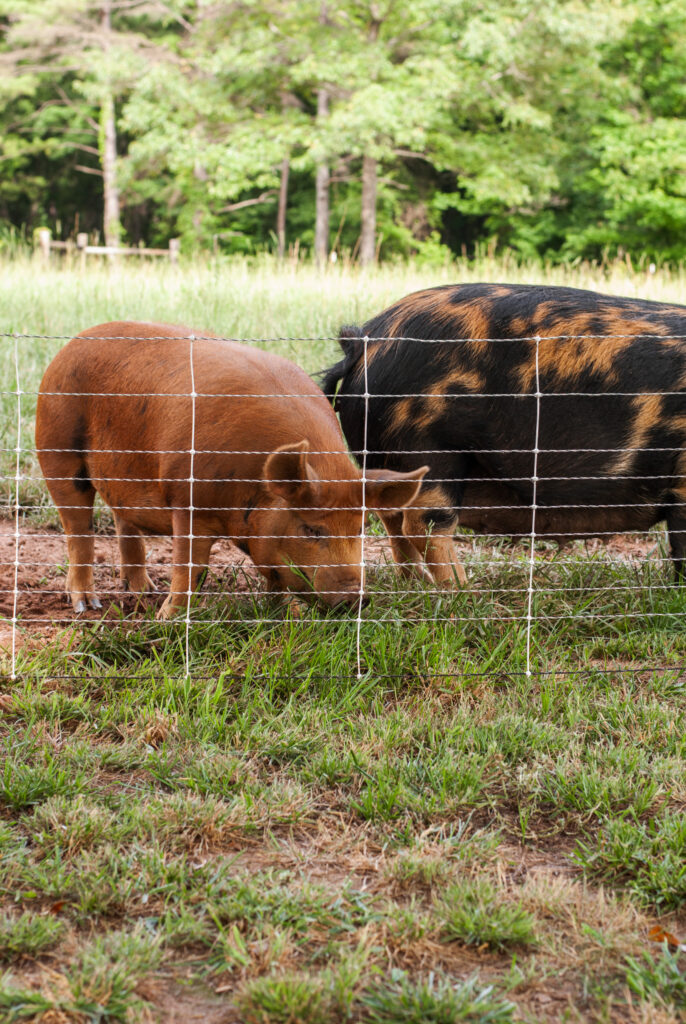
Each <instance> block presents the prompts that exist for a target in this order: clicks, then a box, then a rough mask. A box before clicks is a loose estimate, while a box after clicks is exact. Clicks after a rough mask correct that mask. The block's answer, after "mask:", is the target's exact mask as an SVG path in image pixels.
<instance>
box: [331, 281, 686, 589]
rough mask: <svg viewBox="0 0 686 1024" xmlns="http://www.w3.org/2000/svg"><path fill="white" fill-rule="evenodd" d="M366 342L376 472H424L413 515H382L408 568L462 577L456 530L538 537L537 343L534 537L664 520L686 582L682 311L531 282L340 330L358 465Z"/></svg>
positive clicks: (451, 290) (347, 416) (438, 298)
mask: <svg viewBox="0 0 686 1024" xmlns="http://www.w3.org/2000/svg"><path fill="white" fill-rule="evenodd" d="M365 336H367V337H368V339H369V340H368V342H367V362H368V368H367V380H368V389H369V394H370V396H371V397H370V399H369V407H368V417H367V431H368V434H367V445H366V447H367V449H368V452H369V454H368V456H367V465H368V466H369V467H370V468H382V467H384V468H388V469H395V470H404V471H407V470H411V469H413V468H416V467H419V466H422V465H426V464H428V465H429V466H430V470H429V472H428V473H427V475H426V477H425V479H424V483H423V486H422V490H421V492H420V494H419V496H418V497H417V498H416V499H415V502H414V505H413V506H412V507H410V508H406V509H405V510H403V511H402V512H401V511H397V512H393V513H389V514H387V515H385V516H384V517H383V518H384V523H385V526H386V528H387V530H388V532H389V534H390V535H391V537H392V538H393V551H394V555H395V557H396V559H397V560H398V562H400V563H401V564H404V565H405V567H406V569H408V570H409V571H419V572H423V571H424V567H426V568H428V569H429V570H430V572H431V575H432V576H433V578H434V579H435V580H436V581H444V582H448V581H450V580H452V579H454V578H455V577H457V579H458V580H459V581H460V582H464V579H465V576H464V570H463V568H462V566H461V565H460V563H459V560H458V558H457V555H456V549H455V546H454V544H453V540H452V538H453V534H454V532H455V529H456V528H457V526H458V525H459V526H463V527H467V528H470V529H473V530H476V531H477V532H480V533H490V534H506V535H514V536H517V535H525V534H528V533H529V532H530V530H531V524H532V510H531V506H532V500H533V484H532V476H533V474H534V454H533V449H534V447H535V436H536V409H537V403H536V397H535V392H536V350H537V348H538V363H539V379H540V390H541V394H542V397H541V400H540V424H539V441H538V448H539V455H538V467H537V476H538V483H537V495H536V505H537V511H536V532H537V533H539V534H546V535H549V536H552V537H555V538H557V539H558V540H560V541H565V540H568V539H571V538H572V537H590V536H598V535H605V536H607V535H609V534H612V533H614V532H619V531H633V530H637V531H638V530H647V529H649V528H650V527H651V526H653V525H654V524H655V523H658V522H660V521H661V520H666V522H667V527H668V530H669V539H670V544H671V555H672V559H673V562H674V568H675V572H676V576H677V579H683V577H684V571H685V568H686V562H685V557H686V451H685V448H686V307H682V306H676V305H666V304H662V303H657V302H647V301H645V300H641V299H628V298H614V297H611V296H608V295H599V294H596V293H595V292H590V291H582V290H579V289H576V288H556V287H545V286H541V287H539V286H530V285H501V284H470V285H447V286H444V287H439V288H430V289H428V290H426V291H420V292H416V293H415V294H413V295H408V296H407V297H405V298H403V299H401V300H400V301H399V302H396V303H395V304H394V305H392V306H390V307H389V308H388V309H386V310H384V312H382V313H380V314H379V315H378V316H375V317H373V318H372V319H371V320H369V321H367V323H365V324H364V325H363V326H362V327H345V328H343V329H342V330H341V334H340V344H341V347H342V349H343V353H344V357H343V359H342V360H341V361H340V362H339V363H337V364H336V365H335V366H333V367H331V368H330V369H329V370H328V371H327V372H326V374H325V376H324V382H323V388H324V391H325V393H326V394H327V395H328V396H329V398H330V400H331V401H332V402H333V403H334V406H335V408H336V410H337V411H338V412H339V414H340V419H341V424H342V427H343V431H344V433H345V436H346V438H347V441H348V443H349V445H350V447H351V449H352V450H353V452H354V453H355V454H357V455H358V458H359V453H360V452H361V450H362V448H363V447H364V444H363V430H364V422H365V417H364V401H363V397H362V395H363V393H364V366H363V362H364V360H363V352H364V341H363V339H364V337H365ZM536 336H538V338H539V340H538V343H536V341H535V340H534V339H535V338H536ZM412 339H416V340H412ZM498 339H502V340H498ZM432 342H433V343H432Z"/></svg>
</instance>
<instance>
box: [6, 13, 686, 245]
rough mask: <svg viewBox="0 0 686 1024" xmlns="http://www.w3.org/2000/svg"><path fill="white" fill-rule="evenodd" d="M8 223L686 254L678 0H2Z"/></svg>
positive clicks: (192, 235)
mask: <svg viewBox="0 0 686 1024" xmlns="http://www.w3.org/2000/svg"><path fill="white" fill-rule="evenodd" d="M0 96H1V100H2V102H1V104H0V108H1V110H0V240H1V241H2V242H3V243H4V245H5V246H9V245H11V243H12V240H13V239H14V240H20V241H21V240H26V241H29V242H30V241H31V240H32V237H33V236H34V234H35V232H36V230H37V229H38V228H40V227H49V228H50V229H51V230H52V232H53V235H54V237H56V238H62V239H64V238H67V237H73V236H74V235H75V234H76V233H77V232H78V231H88V232H90V233H96V232H97V233H99V236H100V238H101V239H103V236H104V240H106V241H107V243H108V244H117V243H120V242H124V241H126V242H128V243H130V244H138V243H142V244H147V245H164V244H166V243H167V242H168V240H169V238H170V237H181V239H182V246H183V249H184V251H189V250H194V249H214V250H215V251H222V252H241V253H246V252H247V253H251V252H257V251H263V250H274V251H277V252H279V251H280V252H284V251H285V250H286V249H287V248H294V249H295V250H297V251H299V252H300V253H307V254H313V255H315V256H316V257H317V258H318V260H320V261H321V260H324V259H327V258H330V254H331V253H332V252H335V253H336V254H341V255H344V254H345V255H352V256H353V257H355V258H359V260H360V261H361V262H362V263H369V262H371V261H373V260H374V259H376V258H377V257H381V258H388V257H391V256H407V255H416V256H417V257H418V258H420V259H426V260H431V261H432V262H433V261H434V260H441V259H442V258H443V257H445V256H447V255H449V254H450V253H455V254H462V255H466V256H471V255H473V254H474V253H475V252H478V251H481V252H483V251H485V250H488V251H489V252H493V251H495V250H496V249H497V250H498V251H499V250H501V249H503V248H509V249H510V250H513V251H514V252H515V253H517V254H520V255H521V257H522V258H523V259H527V258H544V259H546V260H552V261H573V260H575V259H579V258H587V259H599V258H603V257H613V256H616V255H620V256H622V255H626V254H628V255H629V256H630V257H632V258H634V259H638V260H640V259H643V260H646V261H648V260H649V261H656V262H664V261H678V260H681V259H683V258H684V257H686V5H685V4H684V3H683V0H661V2H658V0H545V2H543V3H541V2H539V0H506V2H505V0H324V2H322V0H236V2H230V0H225V2H213V0H0Z"/></svg>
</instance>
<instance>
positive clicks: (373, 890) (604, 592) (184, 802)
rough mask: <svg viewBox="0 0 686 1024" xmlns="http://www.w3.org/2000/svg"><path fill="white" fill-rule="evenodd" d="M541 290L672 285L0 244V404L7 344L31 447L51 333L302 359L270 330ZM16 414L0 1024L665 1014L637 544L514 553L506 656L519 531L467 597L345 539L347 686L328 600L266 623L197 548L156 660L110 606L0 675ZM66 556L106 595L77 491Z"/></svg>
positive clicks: (105, 543) (483, 550)
mask: <svg viewBox="0 0 686 1024" xmlns="http://www.w3.org/2000/svg"><path fill="white" fill-rule="evenodd" d="M543 277H545V279H546V280H548V281H550V282H551V283H556V284H571V285H576V286H581V287H595V288H597V289H598V290H601V291H602V290H606V291H608V292H614V293H616V294H627V295H630V294H635V295H639V296H642V297H644V298H656V299H662V300H667V301H676V302H686V277H684V276H681V275H677V274H674V275H669V274H667V273H666V272H665V273H663V272H658V273H657V274H655V275H654V276H651V275H648V274H644V273H642V272H641V273H633V272H632V271H631V270H630V268H627V267H626V266H625V265H623V264H618V265H615V266H613V267H610V268H607V269H606V270H600V269H598V268H592V267H578V268H576V269H574V270H567V271H565V270H562V269H560V268H558V269H555V270H552V271H543V270H542V269H541V268H540V267H539V268H536V267H530V268H521V267H515V266H508V265H507V264H503V263H496V262H483V263H482V264H478V265H464V266H462V265H454V266H452V267H445V268H440V269H438V270H437V269H435V268H418V267H411V266H399V267H395V268H381V269H379V270H377V271H375V272H373V273H370V274H366V275H364V276H363V275H362V274H361V273H360V272H359V271H356V270H354V269H351V268H346V267H338V268H329V270H327V272H325V273H323V274H320V273H317V272H316V271H315V270H314V269H311V268H308V267H302V266H290V265H289V266H286V267H285V268H278V267H277V266H276V265H274V264H272V263H270V262H267V261H259V262H256V263H253V264H249V263H247V262H246V263H217V264H202V265H197V266H194V265H192V264H191V263H187V264H184V263H182V264H181V265H180V266H179V267H177V268H174V267H153V266H149V265H143V266H140V265H136V266H122V267H114V268H108V267H106V266H99V267H97V268H90V269H88V270H87V272H86V273H85V274H82V273H81V272H80V271H79V270H78V269H76V268H74V269H72V270H68V269H61V268H59V266H58V265H57V264H56V265H55V266H54V267H53V268H50V269H44V268H41V267H40V266H39V265H35V264H33V263H31V262H29V261H17V262H16V263H8V264H6V265H5V266H3V267H2V276H1V278H0V294H1V295H2V302H1V305H0V309H2V317H1V318H0V333H2V332H4V335H6V336H3V337H1V338H0V367H1V376H0V380H2V381H3V385H2V387H3V389H4V391H5V392H8V391H13V390H14V389H15V383H14V381H15V357H14V353H15V343H16V346H17V351H18V352H19V364H20V386H21V389H22V390H23V391H24V392H26V393H25V394H24V395H23V396H22V407H21V413H22V419H21V437H22V438H23V441H22V442H21V447H22V448H25V449H30V447H31V444H32V429H33V424H32V419H33V412H34V407H35V394H31V392H35V391H36V390H37V387H38V383H39V381H40V376H41V373H42V370H43V369H44V367H45V366H46V365H47V363H48V361H49V359H50V357H51V355H52V354H53V353H54V352H55V351H56V350H57V349H58V348H59V347H60V345H61V344H63V342H62V341H60V340H54V336H60V335H71V334H72V333H75V332H77V331H78V330H81V329H83V328H84V327H87V326H91V325H93V324H96V323H98V322H104V321H106V320H110V319H116V318H122V319H163V320H167V321H171V322H176V323H186V324H189V325H192V326H193V327H198V328H207V329H209V330H213V331H215V332H217V333H219V334H222V335H227V336H230V337H235V338H241V337H242V338H254V339H269V338H277V337H278V338H282V339H292V340H284V341H281V342H278V343H277V342H264V344H269V345H270V347H272V348H274V349H276V350H278V351H280V352H282V353H283V354H285V355H288V356H290V357H291V358H293V359H295V360H296V361H298V362H300V363H301V364H302V365H303V366H304V367H305V368H306V369H307V370H308V371H310V372H314V371H316V370H318V369H320V368H321V367H322V366H324V365H326V364H327V363H328V362H330V361H331V360H332V358H334V357H335V356H336V351H337V346H336V343H335V342H334V341H331V340H328V341H321V342H309V341H305V340H303V339H308V338H313V337H322V338H332V337H333V336H334V335H335V333H336V330H337V328H338V326H339V325H340V324H341V323H344V322H354V321H360V320H362V319H364V318H366V317H367V316H369V315H370V314H371V313H373V312H375V311H378V310H380V309H381V308H382V307H383V306H384V305H385V304H387V303H388V302H390V301H392V300H393V299H394V298H397V297H400V296H402V295H403V294H406V293H407V292H409V291H411V290H413V289H416V288H419V287H423V286H429V285H432V284H438V283H443V282H449V281H457V280H474V281H476V280H494V281H495V280H511V281H513V280H514V281H516V280H521V281H527V282H535V281H540V280H541V279H542V278H543ZM14 332H16V333H17V334H21V335H28V336H29V337H27V338H17V339H16V342H15V339H14V338H13V337H12V336H11V335H12V334H13V333H14ZM43 334H44V335H49V336H50V338H46V339H39V338H36V335H43ZM16 412H17V402H16V395H13V394H7V393H3V395H2V402H1V404H0V437H2V438H3V441H2V447H3V448H4V449H8V450H6V451H3V453H2V464H1V470H0V471H1V473H2V475H3V481H2V487H3V491H2V494H3V497H2V504H3V508H4V516H5V518H4V521H3V519H2V518H0V561H2V562H3V563H5V564H3V565H2V566H0V573H1V576H0V578H1V579H2V580H3V581H5V582H3V583H2V590H3V594H2V598H3V602H1V603H0V609H1V610H2V612H3V613H4V615H5V622H4V623H3V622H2V619H1V618H0V748H1V753H0V756H1V757H2V764H1V766H0V1022H3V1024H4V1022H5V1021H7V1022H11V1021H31V1020H35V1021H42V1022H44V1024H62V1022H78V1024H81V1022H84V1024H85V1022H91V1021H92V1022H103V1024H105V1022H114V1021H127V1022H128V1021H135V1020H142V1021H160V1022H167V1021H173V1022H178V1024H185V1022H194V1021H197V1022H201V1021H202V1022H205V1021H207V1022H209V1024H222V1022H227V1024H229V1022H232V1024H233V1022H236V1024H239V1022H241V1024H242V1022H246V1024H328V1022H344V1021H359V1022H376V1024H382V1022H384V1024H425V1022H427V1024H452V1022H459V1021H465V1022H472V1024H506V1022H510V1021H520V1020H521V1021H527V1022H541V1024H543V1022H558V1021H559V1022H561V1021H596V1022H599V1024H601V1022H606V1024H609V1022H627V1024H677V1022H680V1021H684V1020H685V1019H686V946H682V948H679V946H680V944H684V943H686V814H685V813H684V812H685V811H686V712H685V704H686V667H684V663H685V662H686V634H685V633H684V621H685V620H684V615H685V613H686V588H675V587H673V586H672V585H671V575H670V572H671V569H670V566H669V564H668V562H666V561H665V559H666V547H665V539H664V536H663V533H662V531H661V530H659V531H656V532H655V533H654V535H652V536H651V537H650V538H648V539H645V538H643V539H640V538H626V537H625V538H622V539H618V540H615V541H613V542H612V543H611V544H610V545H609V546H607V547H605V546H602V545H600V544H598V543H596V542H592V543H589V544H587V545H584V544H582V543H576V544H574V545H571V546H569V547H567V548H566V549H563V550H562V551H558V550H557V548H556V547H555V546H554V545H553V544H551V543H547V542H541V543H538V544H537V546H536V564H535V571H534V601H533V613H534V626H533V629H532V666H533V668H534V670H535V671H534V673H533V674H532V675H531V676H527V675H526V673H525V667H526V630H525V628H524V626H525V624H524V622H523V621H522V616H523V614H525V611H526V601H527V586H528V573H529V548H528V545H525V544H520V545H510V544H506V543H498V544H493V543H490V542H487V541H485V540H483V539H478V538H471V537H467V536H465V538H464V541H463V543H462V549H463V554H464V561H465V564H466V567H467V572H468V576H469V584H468V587H467V588H466V589H465V590H463V591H458V592H443V593H437V592H436V591H434V590H432V589H431V588H430V587H428V586H426V585H423V584H420V583H418V582H417V583H415V582H408V581H404V580H401V578H400V577H399V576H398V575H397V574H396V572H395V571H394V570H393V568H392V567H391V566H390V565H388V564H387V562H386V561H385V559H384V554H385V551H386V548H385V541H384V539H383V538H382V537H381V535H380V531H379V530H378V529H377V530H375V531H374V533H375V534H376V536H375V537H374V538H373V539H372V541H371V542H370V549H371V551H372V553H373V554H374V567H373V570H372V572H371V574H370V575H371V581H370V591H371V598H372V600H371V603H370V605H369V607H368V608H367V609H365V611H364V613H363V618H362V623H361V629H360V650H361V660H362V673H361V675H360V676H359V677H358V674H357V660H356V659H357V650H356V641H357V636H356V622H355V618H354V616H353V615H348V616H341V615H334V614H333V613H329V614H327V613H323V612H322V611H321V610H320V609H316V608H308V609H305V610H303V611H302V612H301V613H300V615H299V616H296V615H294V614H293V613H292V612H291V611H288V612H287V611H285V610H283V609H281V608H278V607H276V606H275V605H274V604H273V603H270V602H269V601H268V599H267V597H266V596H265V595H264V594H261V593H260V592H259V587H257V586H256V585H255V583H254V578H253V577H252V575H251V572H250V568H249V566H244V565H240V564H238V563H232V562H221V561H220V562H219V563H218V564H216V565H215V568H214V570H213V571H212V572H211V574H210V579H209V583H208V585H207V587H206V590H205V592H204V596H203V597H202V598H201V599H200V600H199V601H198V603H197V606H196V607H195V608H194V612H193V618H192V621H191V623H190V628H189V631H188V644H189V661H190V675H189V676H186V675H185V664H186V649H185V643H186V630H185V624H184V622H183V621H182V622H179V623H171V624H168V623H164V624H162V623H157V622H155V620H154V618H153V610H154V609H152V608H148V609H147V610H145V609H140V608H137V609H134V607H133V605H132V604H131V599H129V603H128V604H123V605H121V606H120V605H119V604H109V603H108V602H107V601H106V602H105V611H104V613H103V615H102V617H101V618H98V617H97V616H96V615H94V614H93V615H91V616H90V618H88V619H87V620H85V621H80V622H79V623H78V624H75V623H73V622H71V621H69V619H67V618H65V611H64V606H58V605H57V604H55V608H58V607H59V608H60V610H59V611H57V612H56V613H55V615H56V621H55V624H54V625H50V626H48V625H44V624H43V625H40V627H36V628H31V627H30V624H29V623H28V622H24V624H23V625H22V623H21V622H20V626H19V629H18V655H17V670H18V677H17V679H15V680H12V679H11V678H10V658H9V653H8V644H9V637H10V630H9V629H8V625H7V621H6V620H7V617H8V615H10V614H11V607H10V604H9V603H8V601H9V596H10V591H11V582H12V580H13V572H14V566H13V564H12V565H10V564H9V562H10V561H12V562H13V560H14V537H13V522H10V520H9V517H10V513H11V512H12V506H13V504H14V501H15V481H14V476H15V469H16V464H15V452H14V451H13V449H14V448H15V447H16V443H17V442H16ZM21 471H22V481H21V488H20V496H21V502H22V505H23V515H22V520H21V526H22V534H23V547H22V571H24V569H25V568H26V567H27V566H28V565H30V562H31V558H32V554H31V553H32V552H38V553H39V557H43V558H45V559H47V557H48V554H49V558H50V564H46V565H45V567H44V568H43V569H41V570H40V572H36V573H35V574H34V576H33V577H31V581H32V582H31V584H30V587H32V588H33V590H34V597H35V600H37V601H40V599H41V591H42V590H45V589H54V590H55V591H57V590H60V589H61V588H62V586H63V579H64V572H65V561H66V549H64V548H61V547H60V545H61V541H60V539H59V534H58V533H57V532H56V531H55V529H54V528H55V525H56V522H57V519H56V515H55V513H54V511H52V510H51V509H50V507H49V502H48V499H47V495H46V492H45V488H44V485H43V484H42V483H41V481H40V477H39V474H38V472H37V467H36V464H35V460H34V458H33V456H32V455H31V452H30V450H26V451H24V452H23V453H22V461H21ZM12 514H13V513H12ZM165 543H166V542H159V545H158V546H157V547H155V546H154V545H151V548H152V552H151V560H152V563H153V564H152V567H151V575H152V576H153V579H154V580H155V581H156V582H157V583H159V585H160V587H162V586H163V585H164V579H165V564H166V563H168V549H167V548H165V547H164V544H165ZM98 545H99V547H98V551H101V552H102V558H101V560H100V561H99V562H98V565H97V566H96V573H97V578H98V581H99V583H100V584H101V589H102V591H103V594H105V595H107V596H108V597H109V596H114V583H113V573H114V568H115V565H114V563H115V561H116V560H115V559H114V556H113V555H112V554H111V552H112V549H113V542H112V538H111V524H110V520H109V516H108V515H107V513H106V512H105V511H101V513H100V515H99V520H98ZM41 552H43V554H42V555H40V553H41ZM23 563H26V565H24V564H23ZM41 573H42V575H41ZM26 579H29V577H26ZM26 586H27V593H26V594H25V595H24V596H30V595H29V594H28V588H29V584H27V585H26ZM232 590H236V591H237V595H236V596H234V597H232V596H231V591H232ZM110 592H111V594H110Z"/></svg>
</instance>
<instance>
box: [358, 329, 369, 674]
mask: <svg viewBox="0 0 686 1024" xmlns="http://www.w3.org/2000/svg"><path fill="white" fill-rule="evenodd" d="M362 341H363V345H364V349H363V356H364V395H363V398H364V422H363V441H362V510H361V511H362V525H361V528H360V596H359V600H358V602H357V623H356V631H355V642H356V648H357V678H358V679H360V678H361V677H362V656H361V652H360V634H361V632H362V602H363V600H364V577H365V550H364V542H365V521H366V519H367V422H368V418H369V381H368V378H367V347H368V345H369V335H367V334H365V336H364V338H363V339H362Z"/></svg>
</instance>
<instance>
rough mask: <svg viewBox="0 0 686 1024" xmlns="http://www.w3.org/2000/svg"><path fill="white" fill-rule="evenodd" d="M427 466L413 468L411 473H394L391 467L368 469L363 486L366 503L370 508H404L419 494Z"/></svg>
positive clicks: (427, 469) (427, 470)
mask: <svg viewBox="0 0 686 1024" xmlns="http://www.w3.org/2000/svg"><path fill="white" fill-rule="evenodd" d="M428 472H429V467H428V466H422V467H421V468H420V469H413V470H412V472H411V473H395V472H393V470H391V469H368V470H367V473H366V478H367V484H366V487H365V495H366V504H367V505H369V507H370V508H378V509H381V511H383V510H384V509H394V508H396V509H397V508H405V506H406V505H410V504H412V502H413V501H414V499H415V498H416V497H417V495H418V494H419V491H420V489H421V486H422V480H423V479H424V477H425V476H426V474H427V473H428Z"/></svg>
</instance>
